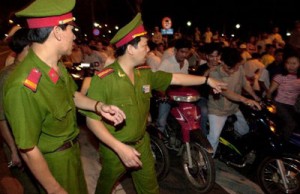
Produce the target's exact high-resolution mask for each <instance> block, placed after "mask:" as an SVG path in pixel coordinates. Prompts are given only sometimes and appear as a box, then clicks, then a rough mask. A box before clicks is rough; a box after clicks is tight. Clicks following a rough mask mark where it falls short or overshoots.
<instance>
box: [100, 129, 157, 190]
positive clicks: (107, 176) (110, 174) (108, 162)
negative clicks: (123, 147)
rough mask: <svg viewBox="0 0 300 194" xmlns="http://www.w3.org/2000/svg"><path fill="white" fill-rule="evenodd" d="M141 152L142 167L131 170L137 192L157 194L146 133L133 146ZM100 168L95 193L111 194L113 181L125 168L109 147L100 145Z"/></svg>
mask: <svg viewBox="0 0 300 194" xmlns="http://www.w3.org/2000/svg"><path fill="white" fill-rule="evenodd" d="M134 147H135V149H136V150H137V151H138V152H139V153H141V156H140V160H141V161H142V163H143V166H142V168H140V169H137V170H132V171H131V176H132V179H133V183H134V185H135V188H136V191H137V193H138V194H158V193H159V187H158V183H157V178H156V172H155V167H154V158H153V154H152V151H151V148H150V138H149V135H148V134H147V133H146V135H145V136H144V138H143V139H142V141H141V142H140V143H139V144H137V145H135V146H134ZM100 159H101V162H102V170H101V173H100V177H99V179H98V184H97V188H96V192H95V193H96V194H111V192H112V189H113V188H114V186H115V183H116V182H117V180H118V179H119V178H121V176H122V175H124V174H125V172H126V168H125V166H124V164H123V163H122V162H121V160H120V159H119V157H118V156H117V155H116V154H115V152H113V151H112V150H111V149H109V148H107V147H105V145H101V146H100Z"/></svg>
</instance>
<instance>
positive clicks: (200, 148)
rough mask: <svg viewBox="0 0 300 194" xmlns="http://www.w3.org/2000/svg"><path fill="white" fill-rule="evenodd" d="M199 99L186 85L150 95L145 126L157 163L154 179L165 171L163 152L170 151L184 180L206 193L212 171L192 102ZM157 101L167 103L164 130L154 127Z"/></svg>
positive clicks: (210, 157) (198, 119) (208, 152)
mask: <svg viewBox="0 0 300 194" xmlns="http://www.w3.org/2000/svg"><path fill="white" fill-rule="evenodd" d="M199 99H200V96H199V93H198V92H197V90H195V89H193V88H190V87H177V88H170V89H169V90H168V91H167V92H166V96H164V97H161V96H160V95H157V93H156V94H153V98H152V106H151V113H152V114H151V118H152V121H151V122H150V123H149V125H148V129H149V130H148V131H149V133H150V137H151V148H152V150H153V155H154V158H155V159H156V163H157V164H156V170H157V173H158V174H157V176H158V180H162V179H163V178H164V177H165V176H166V175H167V172H168V170H169V169H168V168H169V165H170V164H168V162H169V158H168V157H169V156H168V153H164V151H165V152H167V151H166V149H167V150H169V151H170V150H173V151H175V152H176V153H177V156H181V158H182V163H181V164H182V168H183V171H184V174H185V178H186V180H187V182H188V183H189V184H190V185H191V186H192V188H193V189H195V190H197V191H198V192H201V193H206V192H209V191H210V190H211V189H212V188H213V186H214V183H215V176H216V174H215V173H216V172H215V166H214V162H213V159H212V152H213V149H212V147H211V145H210V143H209V142H208V140H207V138H206V137H205V136H204V135H203V133H202V131H201V129H200V119H201V114H200V109H199V107H198V106H197V105H196V102H197V101H198V100H199ZM159 103H170V104H171V111H170V114H169V116H168V120H167V129H166V130H165V132H164V133H162V132H161V131H160V130H159V129H157V127H156V119H157V113H158V104H159ZM157 142H160V143H157ZM161 142H163V143H161Z"/></svg>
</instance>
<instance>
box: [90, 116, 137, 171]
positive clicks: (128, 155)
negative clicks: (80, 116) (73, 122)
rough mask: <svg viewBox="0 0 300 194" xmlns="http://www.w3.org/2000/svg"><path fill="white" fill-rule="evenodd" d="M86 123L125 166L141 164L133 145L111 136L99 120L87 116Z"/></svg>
mask: <svg viewBox="0 0 300 194" xmlns="http://www.w3.org/2000/svg"><path fill="white" fill-rule="evenodd" d="M86 123H87V126H88V128H89V129H90V130H91V131H92V132H93V133H94V134H95V135H96V137H97V138H98V139H100V140H101V141H102V142H103V143H105V144H106V145H107V146H108V147H110V148H111V149H112V150H113V151H115V152H116V153H117V154H118V156H119V157H120V159H121V160H122V162H123V163H124V165H125V166H126V167H141V166H142V162H141V160H140V158H139V157H140V153H139V152H138V151H137V150H136V149H134V148H133V147H131V146H128V145H126V144H124V143H122V142H120V141H119V140H117V139H116V138H115V137H114V136H112V134H111V133H110V132H109V131H108V130H107V129H106V127H105V126H104V125H103V123H102V122H101V121H99V120H95V119H92V118H89V117H87V118H86Z"/></svg>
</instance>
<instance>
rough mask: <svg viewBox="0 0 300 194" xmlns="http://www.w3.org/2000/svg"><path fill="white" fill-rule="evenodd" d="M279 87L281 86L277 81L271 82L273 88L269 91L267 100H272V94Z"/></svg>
mask: <svg viewBox="0 0 300 194" xmlns="http://www.w3.org/2000/svg"><path fill="white" fill-rule="evenodd" d="M278 86H279V83H277V82H276V81H274V80H273V81H272V82H271V86H270V88H269V90H268V91H267V98H270V99H271V98H272V94H273V92H274V91H275V90H277V88H278Z"/></svg>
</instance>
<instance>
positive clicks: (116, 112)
mask: <svg viewBox="0 0 300 194" xmlns="http://www.w3.org/2000/svg"><path fill="white" fill-rule="evenodd" d="M74 102H75V105H76V107H78V108H80V109H85V110H90V111H94V112H97V113H100V114H101V115H102V116H103V117H105V118H106V119H108V120H110V121H112V122H114V125H118V124H120V123H122V122H123V120H124V119H125V118H126V116H125V113H124V112H123V111H122V110H121V109H119V108H118V107H116V106H113V105H106V104H104V103H102V102H99V103H97V101H96V100H93V99H91V98H89V97H87V96H85V95H83V94H82V93H80V92H75V94H74Z"/></svg>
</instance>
